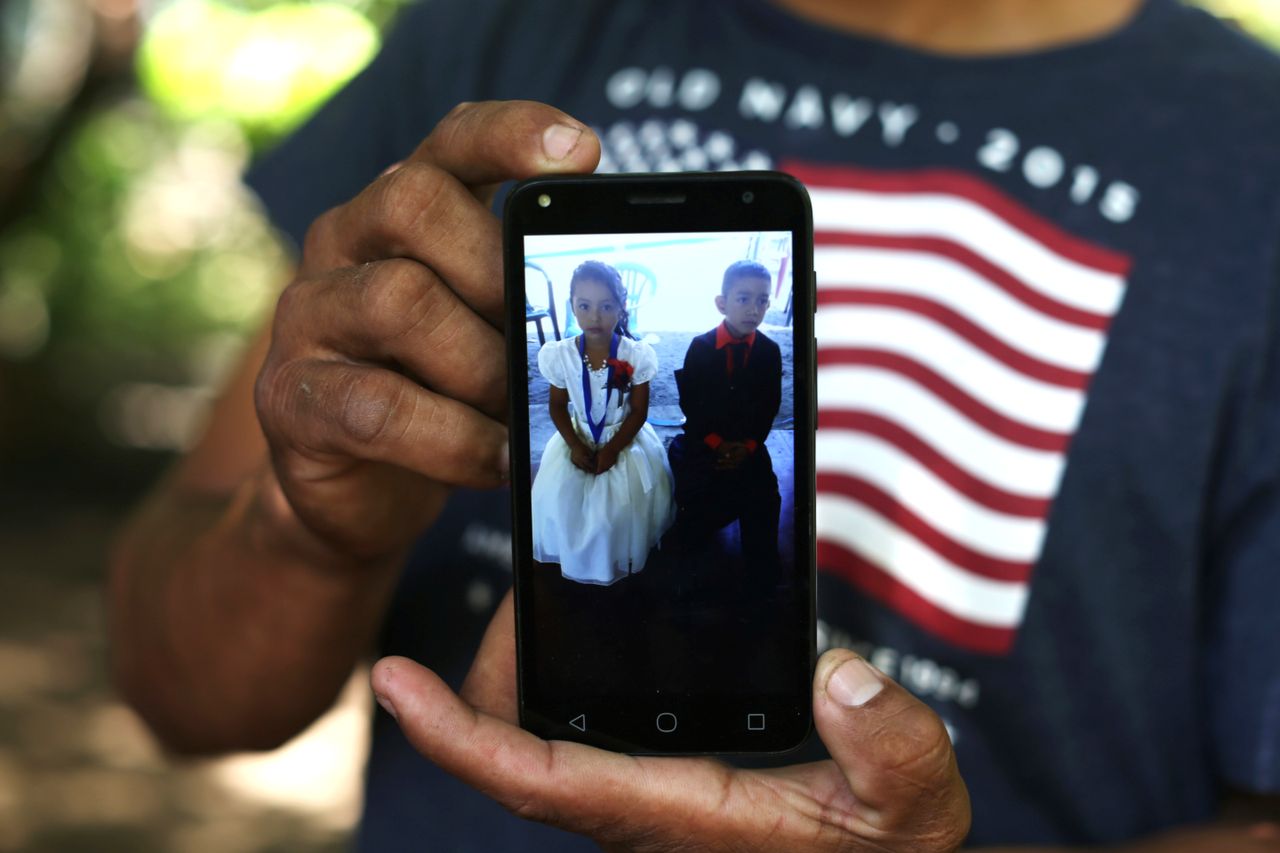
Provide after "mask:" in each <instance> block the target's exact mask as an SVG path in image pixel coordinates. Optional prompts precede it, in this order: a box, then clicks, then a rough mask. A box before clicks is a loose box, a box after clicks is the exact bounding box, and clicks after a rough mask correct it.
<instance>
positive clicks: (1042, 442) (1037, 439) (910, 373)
mask: <svg viewBox="0 0 1280 853" xmlns="http://www.w3.org/2000/svg"><path fill="white" fill-rule="evenodd" d="M837 365H854V366H865V367H878V368H882V369H884V370H889V371H892V372H893V373H897V374H900V375H902V376H905V377H907V378H908V379H910V380H912V381H914V382H916V383H917V384H919V385H920V386H921V387H922V388H925V389H927V390H929V391H931V392H932V393H933V394H935V395H936V396H937V397H939V398H940V399H942V400H945V401H946V402H947V403H948V404H950V405H951V407H952V408H954V409H955V410H956V411H958V412H960V413H961V414H963V415H964V416H965V417H967V418H969V419H970V420H971V421H973V422H974V423H976V424H978V425H979V426H981V427H982V428H983V429H985V430H987V431H988V432H990V433H991V434H992V435H998V436H1000V437H1001V438H1003V439H1004V440H1006V441H1010V442H1013V443H1014V444H1020V445H1022V446H1023V447H1029V448H1032V449H1034V450H1048V451H1053V452H1056V453H1062V452H1065V451H1066V449H1067V445H1068V444H1069V443H1070V442H1071V436H1070V435H1068V434H1067V433H1061V432H1053V431H1051V430H1045V429H1039V428H1037V427H1033V426H1028V425H1027V424H1024V423H1022V422H1021V421H1017V420H1014V419H1013V418H1010V417H1009V416H1007V415H1003V414H1001V413H1000V412H997V411H996V410H995V409H993V408H991V407H990V406H988V405H987V404H986V403H984V402H982V401H981V400H979V399H977V398H976V397H973V396H971V395H969V394H968V393H967V392H965V391H964V390H962V389H961V388H959V387H957V386H956V385H955V384H953V383H952V382H951V381H950V380H948V379H946V378H945V377H943V376H942V375H941V374H939V373H936V372H934V371H933V370H931V369H929V368H928V367H926V366H925V365H923V364H921V363H920V362H918V361H916V360H915V359H912V358H908V357H907V356H904V355H899V354H898V353H893V352H886V351H885V350H877V349H863V348H860V347H820V348H819V349H818V366H819V367H833V366H837Z"/></svg>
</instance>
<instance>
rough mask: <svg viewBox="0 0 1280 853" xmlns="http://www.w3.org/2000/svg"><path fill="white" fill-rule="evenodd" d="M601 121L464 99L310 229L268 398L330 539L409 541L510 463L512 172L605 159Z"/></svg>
mask: <svg viewBox="0 0 1280 853" xmlns="http://www.w3.org/2000/svg"><path fill="white" fill-rule="evenodd" d="M599 153H600V148H599V143H598V141H597V140H596V138H595V136H594V135H593V134H592V132H591V131H590V130H588V129H587V128H585V127H583V125H582V124H580V123H579V122H577V121H574V120H573V119H571V118H569V117H568V116H566V115H565V114H564V113H561V112H560V111H558V110H555V109H552V108H551V107H547V106H544V105H542V104H535V103H530V102H521V101H511V102H501V103H498V102H493V103H480V104H463V105H460V106H459V107H457V108H455V109H454V110H453V111H452V112H451V113H449V115H448V116H446V117H445V118H444V120H443V121H441V122H440V124H438V125H437V126H436V128H435V129H434V130H433V131H432V132H431V134H430V135H429V136H428V137H427V138H426V140H425V141H423V142H422V144H421V145H420V146H419V147H418V149H417V150H416V151H414V152H413V154H412V156H410V157H409V158H408V159H407V160H406V161H405V162H404V163H403V164H401V165H400V166H399V167H398V168H395V169H394V170H390V171H389V172H388V173H387V174H384V175H383V176H382V177H380V178H378V179H377V180H375V181H374V182H373V183H372V184H370V185H369V186H368V187H366V188H365V189H364V190H363V191H362V192H361V193H360V194H359V195H358V196H356V197H355V198H354V199H352V200H351V201H350V202H348V203H347V204H344V205H342V206H340V207H337V208H334V209H333V210H330V211H328V212H327V213H325V214H323V215H322V216H320V217H319V218H318V219H317V220H316V221H315V223H313V224H312V226H311V228H310V230H309V231H308V233H307V239H306V243H305V246H304V247H303V254H302V260H301V264H300V266H299V270H298V273H297V276H296V278H295V279H294V281H293V282H292V283H291V284H290V285H289V287H288V288H286V289H285V291H284V293H283V294H282V295H281V297H280V302H279V304H278V306H277V308H276V316H275V322H274V325H273V329H272V343H271V350H270V353H269V355H268V356H267V359H266V363H265V365H264V366H263V369H262V371H261V373H260V374H259V377H258V381H257V386H256V389H255V402H256V405H257V409H258V417H259V420H260V421H261V423H262V429H263V432H264V434H265V435H266V438H267V441H268V443H269V445H270V448H271V459H272V466H273V474H274V478H275V480H276V481H277V483H278V488H279V490H280V491H282V493H283V498H284V499H285V500H286V501H287V504H285V502H284V501H280V502H279V503H281V504H283V505H285V506H287V508H288V509H290V510H291V511H292V512H293V513H294V514H295V515H296V517H297V519H298V520H299V521H301V522H302V524H303V525H304V526H305V527H306V528H307V529H308V530H309V531H310V532H311V533H313V534H315V535H316V536H318V537H319V539H320V540H321V542H322V543H323V544H324V545H325V546H327V547H329V548H331V549H335V550H337V551H338V552H341V553H345V554H348V555H353V556H359V557H367V558H372V557H379V556H389V555H392V554H394V553H396V552H397V551H399V550H400V549H402V548H403V547H406V546H407V545H408V544H409V543H410V542H411V541H412V540H413V538H414V537H415V536H416V535H418V534H419V533H420V532H421V530H422V529H423V527H424V526H426V525H427V524H429V523H430V521H431V520H432V519H433V518H434V517H435V515H436V514H437V513H438V512H439V509H440V507H441V506H442V505H443V502H444V498H445V495H446V493H447V487H448V486H451V485H465V486H473V487H484V486H496V485H498V484H500V483H501V482H503V481H504V480H505V479H506V472H507V464H508V463H507V444H506V439H507V434H506V428H505V426H504V425H503V418H504V415H505V402H504V401H505V386H506V366H505V363H504V356H503V339H502V334H501V332H500V331H499V330H500V329H501V326H502V305H503V292H502V281H503V278H502V240H501V231H500V227H499V223H498V221H497V219H496V218H495V217H494V216H493V214H492V213H491V212H490V211H489V201H490V200H491V198H492V194H493V191H494V188H495V186H496V184H497V183H498V182H501V181H505V180H508V179H513V178H523V177H528V176H531V175H535V174H539V173H545V172H590V171H591V170H592V169H593V168H594V167H595V164H596V162H597V160H598V159H599Z"/></svg>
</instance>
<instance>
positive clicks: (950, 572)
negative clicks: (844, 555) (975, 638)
mask: <svg viewBox="0 0 1280 853" xmlns="http://www.w3.org/2000/svg"><path fill="white" fill-rule="evenodd" d="M816 510H817V519H818V524H819V526H820V527H821V528H822V529H823V530H824V531H825V533H824V534H823V538H824V539H826V540H828V541H830V542H835V543H838V544H839V545H841V546H843V547H845V548H847V549H849V550H850V551H853V552H855V553H858V554H861V555H862V556H863V557H864V558H866V559H867V560H869V561H870V562H872V563H874V564H875V565H877V566H879V567H880V568H881V569H883V570H884V571H885V572H887V573H888V574H889V575H890V576H892V577H893V578H894V579H895V580H897V581H898V582H899V583H901V584H903V585H904V586H906V587H909V588H910V589H911V590H913V591H914V592H915V593H916V594H918V595H919V596H920V597H921V598H924V599H925V600H926V601H929V602H930V603H931V604H933V605H934V606H936V607H938V608H940V609H942V610H945V611H947V612H948V613H952V614H954V615H955V616H958V617H960V618H961V619H966V620H968V621H970V622H976V623H978V624H981V625H992V626H999V627H1006V628H1013V627H1016V626H1017V625H1018V624H1019V623H1020V622H1021V621H1022V614H1023V611H1024V610H1025V609H1026V605H1027V596H1028V588H1027V584H1025V583H1019V582H1013V581H998V580H992V579H990V578H984V577H979V576H977V575H974V574H973V573H971V572H968V571H965V570H964V569H960V568H957V567H956V566H955V565H954V564H952V563H951V562H950V561H948V560H944V559H943V558H942V557H940V556H938V554H936V553H935V552H934V551H933V550H932V549H930V548H927V547H925V546H924V545H922V544H921V543H920V542H919V541H918V540H916V539H915V537H913V536H911V535H909V534H907V533H905V532H903V531H902V530H901V529H899V528H898V527H896V526H895V525H893V524H890V523H888V522H886V521H885V520H884V519H883V518H882V517H881V516H880V515H878V514H877V513H875V512H872V511H871V510H869V509H867V508H866V507H863V506H862V505H861V504H858V503H855V502H854V501H850V500H846V499H844V498H841V497H839V496H836V495H830V494H820V495H818V501H817V505H816Z"/></svg>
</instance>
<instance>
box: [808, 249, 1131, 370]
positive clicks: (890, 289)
mask: <svg viewBox="0 0 1280 853" xmlns="http://www.w3.org/2000/svg"><path fill="white" fill-rule="evenodd" d="M814 265H815V268H816V270H817V272H818V282H819V287H820V289H823V290H825V289H830V288H833V287H839V286H848V287H855V288H859V289H866V290H875V291H880V292H887V293H901V294H906V295H911V296H921V297H925V298H927V299H931V300H933V301H935V302H938V303H940V304H942V305H945V306H946V307H948V308H950V309H951V310H952V311H955V312H956V313H957V314H960V315H962V316H964V317H965V318H966V319H968V320H969V321H970V322H972V323H973V324H974V325H976V326H979V327H981V328H983V329H985V330H986V331H987V332H988V333H990V334H991V335H992V336H994V337H997V338H1000V339H1002V340H1003V341H1004V342H1005V343H1007V344H1009V345H1010V346H1012V347H1014V348H1015V349H1018V350H1021V351H1022V352H1025V353H1027V354H1028V355H1032V356H1034V357H1036V358H1038V359H1041V360H1043V361H1046V362H1048V363H1050V364H1056V365H1059V366H1061V367H1065V368H1068V369H1070V370H1076V371H1081V372H1092V371H1093V370H1094V368H1096V367H1097V366H1098V361H1099V360H1100V359H1101V357H1102V349H1103V347H1104V346H1105V344H1106V336H1105V335H1104V334H1103V333H1102V332H1100V331H1097V330H1094V329H1087V328H1084V327H1082V326H1077V325H1075V324H1073V323H1068V322H1065V321H1063V320H1059V319H1057V318H1055V317H1050V316H1049V315H1047V314H1044V313H1042V312H1040V311H1037V310H1036V309H1034V308H1031V307H1029V306H1027V305H1026V303H1024V302H1022V301H1020V300H1018V299H1016V298H1014V297H1013V296H1010V295H1009V294H1008V293H1006V292H1005V291H1004V290H1001V289H1000V288H999V287H996V286H995V285H993V284H992V283H991V282H989V281H987V280H986V279H985V278H983V277H982V276H980V275H978V274H977V273H975V272H973V271H972V270H970V269H969V268H968V267H966V266H964V265H963V264H959V263H956V262H955V261H953V260H951V259H949V258H944V257H942V256H940V255H931V254H928V253H926V252H901V251H895V250H892V249H862V248H853V247H845V246H828V247H818V248H817V249H815V250H814ZM825 307H826V306H824V308H825ZM818 310H819V311H822V310H823V308H819V309H818Z"/></svg>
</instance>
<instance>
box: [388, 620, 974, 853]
mask: <svg viewBox="0 0 1280 853" xmlns="http://www.w3.org/2000/svg"><path fill="white" fill-rule="evenodd" d="M512 612H513V608H512V601H511V596H510V595H508V596H507V598H506V601H504V602H503V605H502V607H500V608H499V609H498V613H497V614H496V616H495V617H494V621H493V622H492V623H491V624H490V626H489V630H488V632H487V633H486V635H485V639H484V642H483V643H482V644H481V647H480V651H479V653H478V654H477V656H476V661H475V663H474V665H473V666H472V668H471V674H470V675H469V676H468V677H467V681H466V683H465V684H464V685H463V688H462V698H459V697H458V696H456V695H455V694H454V693H453V692H452V691H451V690H450V689H449V688H448V686H446V685H445V683H444V682H443V681H441V680H440V679H439V678H438V677H437V676H436V675H435V674H434V673H432V672H431V671H429V670H427V669H424V668H423V667H421V666H418V665H417V664H415V663H413V662H412V661H410V660H407V659H406V658H386V659H384V660H382V661H380V662H379V663H378V664H377V665H376V666H375V667H374V670H373V679H372V680H373V689H374V691H375V693H376V694H377V695H378V697H379V699H378V701H379V702H380V703H381V704H382V705H383V707H385V708H387V709H388V710H389V711H391V712H392V713H393V714H394V715H395V716H396V718H397V720H398V721H399V724H400V727H401V729H403V730H404V732H405V735H406V736H407V737H408V738H409V741H410V742H411V743H412V744H413V745H414V747H415V748H416V749H417V750H418V751H419V752H421V753H422V754H423V755H424V756H426V757H427V758H428V759H430V760H431V761H433V762H435V763H436V764H437V765H439V766H440V767H443V768H444V769H445V770H447V771H448V772H450V773H452V774H453V775H455V776H457V777H458V778H460V779H462V780H463V781H464V782H467V783H468V784H471V785H473V786H475V787H476V788H478V789H479V790H481V791H483V792H484V793H486V794H488V795H489V796H491V797H493V798H494V799H496V800H497V801H498V802H500V803H502V804H503V805H504V806H506V807H507V808H508V809H510V810H511V811H512V812H514V813H515V814H517V815H519V816H520V817H524V818H528V819H531V820H537V821H540V822H543V823H549V824H552V825H554V826H559V827H561V828H563V829H568V830H571V831H574V832H579V833H583V834H585V835H589V836H591V837H592V838H594V839H595V840H596V841H598V842H600V843H601V844H602V845H604V846H605V848H606V849H609V850H646V851H676V850H723V851H728V850H733V851H779V850H804V851H822V850H833V851H836V850H838V851H863V850H865V851H872V850H874V851H880V852H881V853H883V851H894V850H902V851H907V850H910V851H916V852H917V853H941V851H953V850H955V849H957V848H958V847H959V846H960V843H961V842H962V841H963V840H964V837H965V835H966V834H967V833H968V829H969V797H968V793H967V791H966V789H965V786H964V782H963V781H962V780H961V778H960V773H959V770H958V769H957V767H956V761H955V756H954V754H953V753H952V750H951V742H950V740H949V739H948V737H947V732H946V728H945V727H944V726H943V725H942V721H941V720H939V719H938V717H937V716H936V715H935V714H934V713H933V712H932V711H931V710H930V709H929V708H928V707H926V706H925V705H924V704H923V703H921V702H920V701H919V700H918V699H916V698H915V697H913V696H912V695H911V694H910V693H908V692H907V691H906V690H904V689H903V688H902V687H900V686H898V685H897V684H895V683H894V682H893V681H891V680H890V679H888V678H886V677H885V676H884V675H882V674H880V673H878V672H876V671H874V670H872V669H871V668H870V666H869V665H868V664H866V663H865V662H864V661H862V660H861V659H859V658H857V657H856V656H855V655H854V654H853V653H852V652H849V651H845V650H835V651H830V652H827V653H826V654H825V655H823V657H822V659H821V660H820V661H819V662H818V670H817V674H816V676H815V678H814V683H813V712H814V720H815V723H816V725H817V728H818V733H819V734H820V735H821V737H822V740H823V742H824V743H825V744H826V745H827V749H828V750H829V751H830V753H831V755H832V756H833V758H834V760H830V761H822V762H818V763H815V764H804V765H796V766H792V767H787V768H782V769H778V770H769V771H752V770H736V769H734V768H731V767H727V766H725V765H723V764H721V763H720V762H718V761H713V760H711V759H707V758H650V757H640V758H637V757H632V756H627V755H618V754H615V753H612V752H604V751H602V750H598V749H593V748H591V747H587V746H582V745H580V744H574V743H567V742H564V741H550V742H548V741H544V740H541V739H539V738H537V737H535V736H534V735H532V734H530V733H529V732H526V731H524V730H523V729H520V728H518V727H517V726H516V724H515V720H516V696H515V640H514V629H515V626H514V620H513V618H512Z"/></svg>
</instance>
